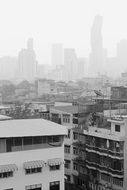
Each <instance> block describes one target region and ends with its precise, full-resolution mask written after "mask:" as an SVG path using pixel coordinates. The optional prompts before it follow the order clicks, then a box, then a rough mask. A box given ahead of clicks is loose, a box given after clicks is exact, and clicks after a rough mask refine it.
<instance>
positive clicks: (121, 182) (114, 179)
mask: <svg viewBox="0 0 127 190" xmlns="http://www.w3.org/2000/svg"><path fill="white" fill-rule="evenodd" d="M113 184H114V185H117V186H120V187H123V180H120V179H118V178H113Z"/></svg>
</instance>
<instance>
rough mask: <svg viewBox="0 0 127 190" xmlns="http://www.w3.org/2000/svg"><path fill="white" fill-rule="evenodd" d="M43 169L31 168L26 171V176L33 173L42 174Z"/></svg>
mask: <svg viewBox="0 0 127 190" xmlns="http://www.w3.org/2000/svg"><path fill="white" fill-rule="evenodd" d="M41 172H42V168H41V167H40V168H30V169H25V173H26V174H33V173H41Z"/></svg>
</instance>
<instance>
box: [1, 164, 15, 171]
mask: <svg viewBox="0 0 127 190" xmlns="http://www.w3.org/2000/svg"><path fill="white" fill-rule="evenodd" d="M16 170H18V167H17V166H16V165H15V164H7V165H0V173H4V172H14V171H16Z"/></svg>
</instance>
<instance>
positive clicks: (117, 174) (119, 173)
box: [85, 160, 124, 178]
mask: <svg viewBox="0 0 127 190" xmlns="http://www.w3.org/2000/svg"><path fill="white" fill-rule="evenodd" d="M85 162H86V167H88V168H91V169H92V168H93V169H95V170H98V171H99V172H104V173H107V174H109V175H111V176H112V177H118V178H123V175H124V171H123V170H116V169H113V168H111V167H106V166H104V165H102V164H100V163H95V162H90V161H88V160H86V161H85Z"/></svg>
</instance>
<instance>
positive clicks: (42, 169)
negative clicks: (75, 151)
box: [0, 119, 67, 190]
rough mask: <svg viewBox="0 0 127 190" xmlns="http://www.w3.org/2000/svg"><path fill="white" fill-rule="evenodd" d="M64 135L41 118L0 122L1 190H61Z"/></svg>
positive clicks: (55, 125)
mask: <svg viewBox="0 0 127 190" xmlns="http://www.w3.org/2000/svg"><path fill="white" fill-rule="evenodd" d="M66 134H67V131H66V128H65V127H64V126H61V125H58V124H56V123H53V122H51V121H47V120H43V119H27V120H23V119H22V120H8V121H0V189H6V190H17V189H18V190H22V189H24V190H31V189H32V190H42V189H45V190H46V189H49V190H64V143H63V142H64V136H65V135H66Z"/></svg>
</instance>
